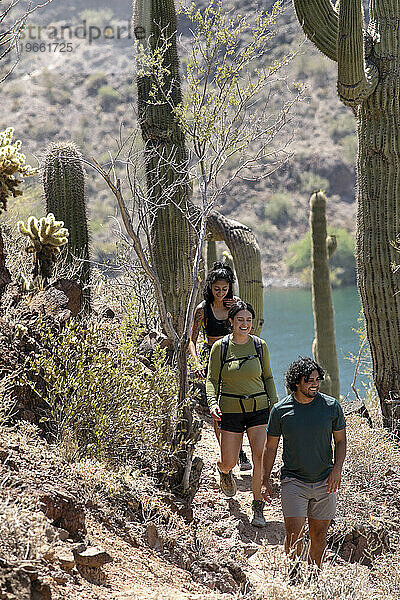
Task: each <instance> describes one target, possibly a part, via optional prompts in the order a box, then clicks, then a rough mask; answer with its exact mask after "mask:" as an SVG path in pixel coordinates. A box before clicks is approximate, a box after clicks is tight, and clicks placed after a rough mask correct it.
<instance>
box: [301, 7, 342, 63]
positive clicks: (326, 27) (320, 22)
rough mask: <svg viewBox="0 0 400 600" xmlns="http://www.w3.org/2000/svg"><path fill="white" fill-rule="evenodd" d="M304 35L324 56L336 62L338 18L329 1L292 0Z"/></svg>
mask: <svg viewBox="0 0 400 600" xmlns="http://www.w3.org/2000/svg"><path fill="white" fill-rule="evenodd" d="M293 4H294V9H295V12H296V15H297V18H298V20H299V23H300V25H301V27H302V28H303V31H304V33H305V34H306V36H307V37H308V39H309V40H311V41H312V42H313V44H315V46H316V47H317V48H318V50H320V51H321V52H322V53H323V54H325V56H327V57H328V58H330V59H331V60H334V61H336V60H337V49H336V44H337V33H338V23H339V18H338V14H337V12H336V10H335V9H334V8H333V6H332V4H331V3H330V0H314V1H310V0H293Z"/></svg>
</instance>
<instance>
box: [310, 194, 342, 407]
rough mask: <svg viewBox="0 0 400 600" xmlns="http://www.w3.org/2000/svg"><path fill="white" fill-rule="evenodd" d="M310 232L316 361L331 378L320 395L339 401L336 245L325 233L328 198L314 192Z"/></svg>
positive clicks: (323, 384) (323, 385)
mask: <svg viewBox="0 0 400 600" xmlns="http://www.w3.org/2000/svg"><path fill="white" fill-rule="evenodd" d="M310 209H311V211H310V228H311V266H312V271H311V278H312V304H313V312H314V328H315V339H314V342H313V354H314V358H315V360H316V361H317V362H318V363H319V364H321V365H322V366H323V367H324V369H326V370H327V372H328V376H327V377H326V379H325V380H324V381H323V382H322V384H321V391H322V392H326V393H327V394H330V395H331V396H334V397H335V398H337V399H339V394H340V386H339V367H338V360H337V352H336V342H335V320H334V310H333V303H332V294H331V283H330V279H329V264H328V260H329V257H330V256H331V255H332V254H333V251H334V250H333V248H334V245H333V243H332V241H331V238H329V237H328V236H327V231H326V197H325V194H324V193H323V192H321V191H320V192H314V194H313V195H312V196H311V199H310Z"/></svg>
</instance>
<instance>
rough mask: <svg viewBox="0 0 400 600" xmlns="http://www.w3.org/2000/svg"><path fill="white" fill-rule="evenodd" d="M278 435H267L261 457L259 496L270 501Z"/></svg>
mask: <svg viewBox="0 0 400 600" xmlns="http://www.w3.org/2000/svg"><path fill="white" fill-rule="evenodd" d="M278 444H279V436H276V435H267V439H266V440H265V445H264V451H263V459H262V471H263V472H262V485H261V496H262V498H263V499H264V500H265V501H266V502H271V500H272V498H273V491H272V485H271V481H270V477H271V471H272V467H273V466H274V463H275V458H276V452H277V450H278Z"/></svg>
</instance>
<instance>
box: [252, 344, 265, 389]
mask: <svg viewBox="0 0 400 600" xmlns="http://www.w3.org/2000/svg"><path fill="white" fill-rule="evenodd" d="M251 337H252V338H253V341H254V346H255V347H256V353H257V356H258V360H259V361H260V366H261V379H262V382H263V385H264V392H265V394H266V396H267V398H269V396H268V392H267V388H266V385H265V379H264V375H263V360H262V359H263V348H262V343H261V338H259V337H257V336H256V335H252V336H251Z"/></svg>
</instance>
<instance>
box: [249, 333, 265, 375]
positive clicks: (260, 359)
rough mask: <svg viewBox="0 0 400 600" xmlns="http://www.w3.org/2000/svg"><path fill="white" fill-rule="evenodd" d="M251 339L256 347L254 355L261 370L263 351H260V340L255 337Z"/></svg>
mask: <svg viewBox="0 0 400 600" xmlns="http://www.w3.org/2000/svg"><path fill="white" fill-rule="evenodd" d="M251 337H252V338H253V342H254V345H255V347H256V354H257V356H258V360H259V361H260V364H261V370H262V366H263V365H262V357H263V349H262V343H261V339H260V338H259V337H257V336H256V335H252V336H251Z"/></svg>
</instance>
